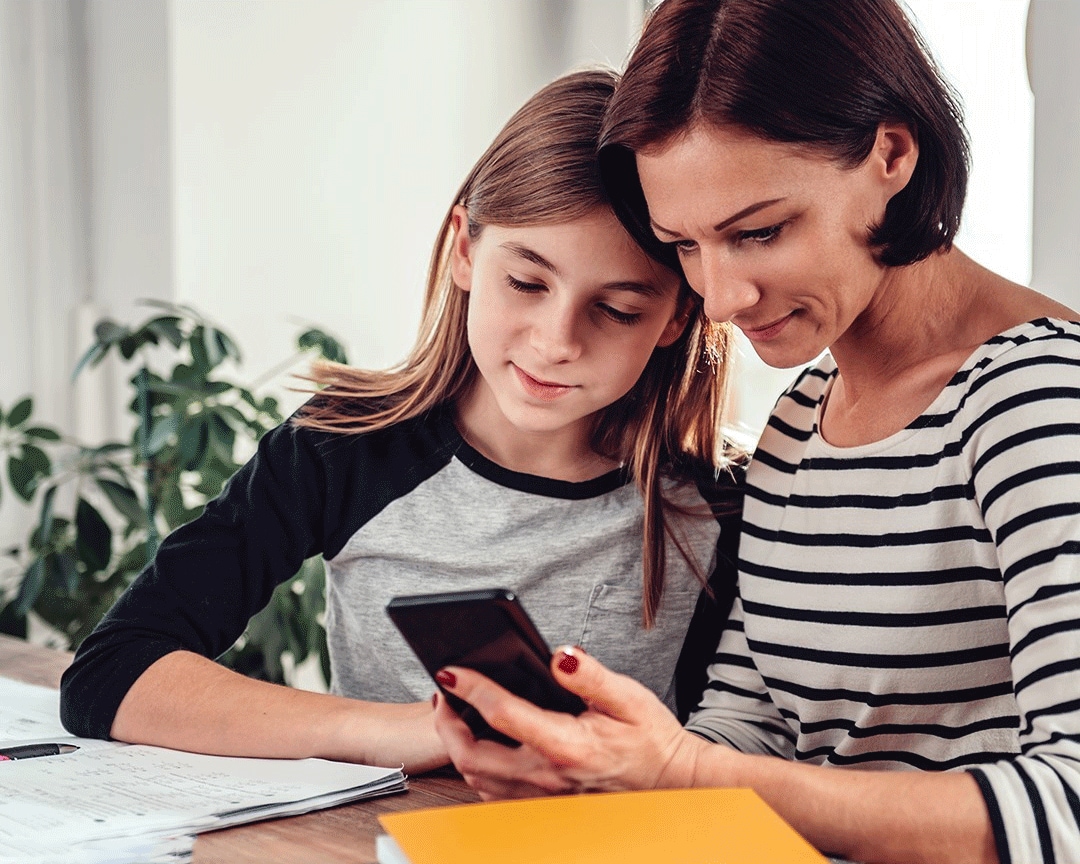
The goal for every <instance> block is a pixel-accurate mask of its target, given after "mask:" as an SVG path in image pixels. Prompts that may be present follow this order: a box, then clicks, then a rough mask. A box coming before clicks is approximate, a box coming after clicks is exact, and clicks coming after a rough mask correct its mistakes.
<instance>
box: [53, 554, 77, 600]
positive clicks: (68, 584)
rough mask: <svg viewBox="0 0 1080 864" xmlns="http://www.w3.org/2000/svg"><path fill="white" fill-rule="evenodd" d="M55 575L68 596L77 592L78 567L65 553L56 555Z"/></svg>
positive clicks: (72, 558) (73, 559) (71, 557)
mask: <svg viewBox="0 0 1080 864" xmlns="http://www.w3.org/2000/svg"><path fill="white" fill-rule="evenodd" d="M56 575H57V578H58V579H59V580H60V584H61V585H63V586H64V590H65V591H67V593H68V594H74V593H75V592H76V591H78V590H79V565H78V562H77V561H76V560H75V558H74V557H73V556H71V555H69V554H68V553H67V552H60V553H59V554H58V555H56Z"/></svg>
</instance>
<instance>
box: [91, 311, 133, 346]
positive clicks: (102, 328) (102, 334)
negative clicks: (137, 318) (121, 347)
mask: <svg viewBox="0 0 1080 864" xmlns="http://www.w3.org/2000/svg"><path fill="white" fill-rule="evenodd" d="M130 332H131V331H130V330H129V329H128V328H127V327H125V326H123V325H122V324H117V323H116V322H115V321H113V320H112V319H111V318H102V319H101V320H100V321H98V322H97V324H95V325H94V337H95V338H96V339H97V341H98V345H99V347H102V348H104V347H106V346H108V345H110V344H112V343H113V342H119V341H120V340H121V339H123V338H124V337H125V336H127V335H128V333H130Z"/></svg>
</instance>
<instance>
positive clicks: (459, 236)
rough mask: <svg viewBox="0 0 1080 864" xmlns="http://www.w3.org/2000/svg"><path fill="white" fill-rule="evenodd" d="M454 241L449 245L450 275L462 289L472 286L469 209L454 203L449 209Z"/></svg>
mask: <svg viewBox="0 0 1080 864" xmlns="http://www.w3.org/2000/svg"><path fill="white" fill-rule="evenodd" d="M450 227H451V229H452V230H453V232H454V242H453V243H452V244H451V246H450V275H451V276H452V277H453V279H454V284H455V285H457V287H458V288H460V289H461V290H462V291H468V290H470V289H471V288H472V239H471V238H470V237H469V211H468V210H466V209H465V208H464V207H463V206H461V205H460V204H455V205H454V207H453V209H452V210H451V211H450Z"/></svg>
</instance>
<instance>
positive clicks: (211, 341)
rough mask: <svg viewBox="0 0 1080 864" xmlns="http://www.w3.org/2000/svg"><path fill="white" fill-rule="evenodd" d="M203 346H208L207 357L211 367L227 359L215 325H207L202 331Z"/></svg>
mask: <svg viewBox="0 0 1080 864" xmlns="http://www.w3.org/2000/svg"><path fill="white" fill-rule="evenodd" d="M202 337H203V347H204V348H206V357H207V360H208V362H209V364H210V368H211V369H213V368H214V367H215V366H217V365H218V364H220V363H221V361H222V360H224V359H225V356H226V354H225V349H224V348H223V347H222V345H221V341H220V340H219V339H218V331H217V330H215V329H214V328H213V327H206V328H204V329H203V331H202Z"/></svg>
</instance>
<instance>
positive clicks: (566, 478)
mask: <svg viewBox="0 0 1080 864" xmlns="http://www.w3.org/2000/svg"><path fill="white" fill-rule="evenodd" d="M614 83H615V78H614V75H613V74H612V73H610V72H601V71H594V72H582V73H578V74H574V75H570V76H567V77H565V78H563V79H561V80H560V81H557V82H555V83H554V84H552V85H550V86H548V87H546V88H544V89H543V90H542V91H540V92H539V93H538V94H537V95H536V96H534V97H533V98H532V99H531V100H530V101H529V102H528V103H527V104H526V105H525V106H524V107H523V108H522V109H521V110H520V111H518V113H517V114H516V115H515V116H514V117H513V118H511V120H510V121H509V123H508V124H507V126H506V127H505V128H504V129H503V130H502V131H501V132H500V133H499V136H498V137H497V138H496V140H495V142H494V143H493V144H492V145H491V147H490V148H489V149H488V151H487V152H486V153H485V154H484V155H483V156H482V157H481V159H480V161H479V163H478V164H477V165H476V167H475V168H474V169H473V171H472V172H471V173H470V174H469V176H468V177H467V179H466V180H465V183H464V184H463V185H462V187H461V190H460V191H459V193H458V194H457V196H456V197H455V203H454V205H453V207H452V208H451V210H450V212H449V213H448V215H447V217H446V219H445V221H444V223H443V226H442V229H441V231H440V233H439V237H438V240H437V243H436V246H435V252H434V256H433V260H432V266H431V274H430V277H429V281H428V286H427V295H426V299H425V305H424V315H423V322H422V325H421V328H420V335H419V339H418V341H417V344H416V346H415V348H414V349H413V351H412V353H411V354H410V355H409V357H408V358H407V359H406V360H405V362H404V363H403V364H402V365H401V366H400V367H399V368H397V369H392V370H389V371H384V372H366V371H360V370H355V369H349V368H347V367H344V366H337V365H322V366H320V367H318V368H317V369H316V370H315V371H314V373H313V380H314V381H315V382H317V383H318V384H319V385H320V386H321V389H320V390H319V392H318V393H317V395H316V396H315V397H314V398H313V399H312V400H311V401H310V402H309V403H308V404H307V405H305V406H304V407H303V408H302V409H301V410H300V411H299V412H298V413H297V415H296V416H295V417H294V418H293V419H292V420H291V422H289V423H287V424H285V425H283V426H281V427H279V428H278V429H277V430H275V431H274V432H272V433H270V434H269V435H267V436H266V437H265V438H264V439H263V440H262V442H260V446H259V451H258V453H257V455H256V456H255V457H254V458H253V459H252V461H251V462H250V463H248V464H247V465H246V466H245V467H244V468H243V469H241V471H240V472H238V474H237V475H236V476H235V477H234V478H233V479H232V480H231V481H230V483H229V484H228V485H227V487H226V489H225V490H224V491H223V493H222V495H221V496H220V497H219V498H218V499H216V500H215V501H213V502H211V503H210V504H209V505H208V506H207V508H206V510H205V512H204V513H203V515H202V516H200V518H198V519H197V520H195V521H194V522H192V523H191V524H189V525H186V526H184V527H182V528H180V529H179V530H177V531H176V532H174V533H173V534H172V535H171V536H170V537H169V538H167V539H166V541H165V542H164V543H163V544H162V546H161V549H160V551H159V552H158V554H157V556H156V558H155V560H154V562H153V563H152V564H151V565H150V566H149V567H148V568H147V570H146V571H145V572H144V573H143V574H141V575H140V577H139V578H138V579H137V580H136V582H135V583H134V584H133V585H132V587H131V588H130V590H129V591H128V592H127V593H126V594H125V595H124V596H123V597H122V598H121V599H120V600H119V601H118V602H117V604H116V606H115V607H114V608H113V609H112V610H111V611H110V612H109V614H108V615H107V616H106V617H105V619H104V620H103V621H102V622H101V624H100V625H99V626H98V628H97V629H96V630H95V631H94V633H93V634H92V635H91V636H90V637H89V638H88V639H87V640H86V641H85V642H84V643H83V645H82V646H81V647H80V649H79V652H78V654H77V656H76V658H75V662H74V664H73V665H72V667H71V668H70V669H69V670H68V672H67V673H66V674H65V676H64V679H63V684H62V692H61V714H62V718H63V721H64V724H65V725H66V726H67V728H68V729H70V730H71V731H72V732H75V733H76V734H79V735H84V736H99V737H104V736H109V735H111V736H112V737H114V738H118V739H121V740H125V741H132V742H142V743H150V744H158V745H163V746H169V747H174V748H180V749H187V750H194V751H202V752H210V753H218V754H234V755H251V756H271V757H306V756H319V757H324V758H330V759H342V760H353V761H359V762H365V763H370V764H381V765H397V764H399V763H404V765H405V767H406V770H409V771H422V770H425V769H429V768H434V767H436V766H438V765H441V764H444V763H445V762H446V761H447V758H448V757H447V755H446V751H445V748H444V746H443V744H442V743H441V741H440V740H439V738H438V736H437V735H436V733H435V728H434V723H433V716H432V708H431V703H430V701H429V700H430V698H431V696H432V693H433V690H434V686H433V684H432V683H431V681H430V679H429V678H428V676H427V675H426V673H425V672H424V670H423V668H422V667H421V666H420V664H419V663H418V661H417V660H416V659H415V658H414V657H413V656H412V654H411V653H410V651H409V649H408V647H407V646H406V645H405V643H404V641H403V640H402V639H401V637H400V636H399V635H398V633H397V632H396V630H394V628H393V626H392V625H391V623H390V622H389V620H388V619H387V618H386V616H385V614H384V611H383V609H384V607H385V605H386V603H387V601H388V600H389V599H390V598H391V597H393V596H395V595H398V594H415V593H427V592H435V591H450V590H469V589H474V588H486V587H494V586H505V587H508V588H510V589H512V590H514V591H515V592H516V593H518V594H519V595H520V596H521V597H522V598H523V601H524V603H525V606H526V607H527V608H528V610H529V612H530V613H531V615H532V617H533V618H534V619H535V620H536V623H537V625H538V627H539V629H540V630H541V632H542V633H544V635H545V636H546V638H547V639H548V640H549V641H551V642H552V643H559V642H566V641H570V642H576V643H578V644H581V645H583V646H586V647H588V649H589V650H590V651H591V652H592V653H594V654H595V655H596V656H598V657H601V658H603V659H604V661H605V662H606V663H608V664H609V665H611V666H612V667H613V668H616V669H620V670H622V671H624V672H625V673H627V674H631V675H633V676H634V677H635V678H637V679H638V680H640V681H641V682H643V684H644V685H645V686H647V687H648V688H649V689H650V690H651V691H652V692H653V693H654V694H656V696H657V697H658V698H659V699H661V700H663V701H664V702H665V703H666V704H667V705H668V706H669V707H673V708H674V707H676V706H678V707H679V708H681V709H682V713H683V714H684V715H685V713H686V711H687V709H688V708H689V705H690V699H689V698H688V696H689V694H694V693H696V692H700V688H701V686H702V685H703V683H704V675H705V667H706V664H707V661H708V659H709V656H710V655H711V650H712V647H713V646H714V645H715V643H716V638H717V633H718V628H719V624H720V622H722V620H723V617H724V615H725V614H726V607H727V606H728V605H730V597H731V591H732V583H733V570H732V559H733V557H734V554H733V550H734V545H733V542H734V540H735V535H736V524H735V520H736V519H737V511H738V498H737V495H738V490H737V486H736V483H735V481H734V480H733V479H732V475H731V474H730V473H728V472H724V471H722V470H721V468H723V467H724V466H725V465H726V461H727V460H726V457H725V456H724V454H723V453H721V450H720V443H721V442H720V441H719V440H718V437H717V436H718V432H717V429H718V421H719V419H720V410H721V407H722V404H723V401H724V373H725V368H726V367H725V366H724V364H723V362H722V361H723V360H724V359H725V358H726V352H727V341H726V337H727V334H726V331H724V330H723V329H722V328H715V327H710V326H707V324H706V319H705V318H704V314H703V312H702V304H701V301H700V299H698V298H697V297H696V296H694V295H692V294H691V293H690V291H689V289H688V288H687V287H686V286H685V284H682V283H681V282H680V279H679V277H678V276H677V275H676V274H675V272H674V271H673V270H671V269H669V268H668V267H666V266H664V265H662V264H660V263H658V262H657V261H655V260H653V259H651V258H649V257H648V256H647V255H646V254H644V253H643V252H642V251H641V249H640V248H638V247H637V246H636V245H635V244H634V242H633V241H632V240H631V239H630V237H629V235H628V234H627V233H626V232H625V230H624V229H623V228H622V227H621V225H620V223H619V222H618V220H617V219H616V217H615V216H614V214H613V212H612V211H611V209H610V207H609V205H608V204H607V202H606V199H605V198H604V196H603V193H602V191H601V187H600V183H599V175H598V170H597V166H596V161H595V149H596V143H597V138H598V134H599V129H600V123H601V119H602V116H603V113H604V110H605V108H606V106H607V103H608V100H609V98H610V96H611V94H612V91H613V87H614ZM710 356H711V357H712V362H711V364H710V363H708V362H706V361H707V360H708V358H709V357H710ZM710 510H711V511H712V512H713V513H718V514H721V516H720V517H719V518H718V519H713V518H711V516H710V515H709V513H710ZM702 512H704V513H705V518H702V515H701V514H702ZM320 553H321V554H322V555H323V557H324V559H325V561H326V566H327V617H326V627H327V635H328V643H329V647H330V654H331V662H332V669H333V684H332V692H333V695H322V694H314V693H307V692H302V691H297V690H290V689H288V688H283V687H277V686H274V685H270V684H267V683H264V682H259V681H253V680H248V679H246V678H243V677H241V676H239V675H237V674H235V673H233V672H231V671H229V670H227V669H225V668H223V667H221V666H218V665H217V664H215V663H214V662H212V660H211V659H209V658H212V657H215V656H217V655H219V654H220V653H221V652H223V651H224V650H226V649H227V648H228V647H229V646H230V645H232V643H233V642H234V641H235V639H236V638H237V637H238V636H239V635H240V634H241V633H242V632H243V630H244V627H245V625H246V624H247V621H248V619H249V617H250V616H251V615H252V614H254V613H255V612H256V611H257V610H258V609H260V608H261V607H262V606H263V605H264V604H265V603H266V602H267V600H268V598H269V596H270V593H271V591H272V590H273V589H274V587H275V586H276V585H277V584H279V583H280V582H281V581H283V580H284V579H287V578H288V577H289V576H291V575H292V574H293V573H295V572H296V570H297V568H298V567H299V565H300V563H301V562H302V561H303V560H304V559H305V558H307V557H309V556H312V555H315V554H320ZM710 568H711V569H712V576H711V578H710V579H709V580H708V581H709V582H710V584H711V590H710V591H705V592H703V591H702V585H703V583H704V582H705V581H706V578H705V576H706V574H708V573H709V570H710ZM695 612H696V614H695ZM691 619H693V621H692V620H691ZM676 671H678V674H676Z"/></svg>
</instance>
